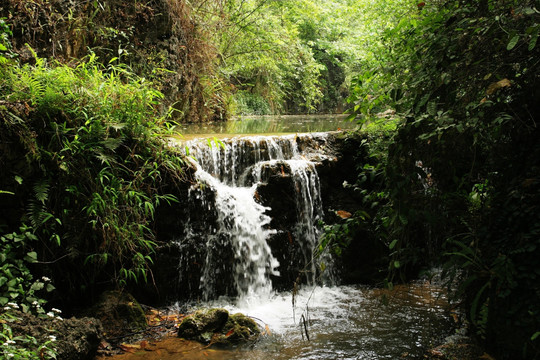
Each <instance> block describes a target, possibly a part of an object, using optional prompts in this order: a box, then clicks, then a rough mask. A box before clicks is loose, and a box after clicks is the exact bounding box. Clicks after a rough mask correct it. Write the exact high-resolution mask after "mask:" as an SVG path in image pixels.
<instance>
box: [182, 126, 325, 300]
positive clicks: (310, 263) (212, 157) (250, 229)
mask: <svg viewBox="0 0 540 360" xmlns="http://www.w3.org/2000/svg"><path fill="white" fill-rule="evenodd" d="M305 136H306V137H308V141H309V140H310V139H312V138H313V136H318V137H319V138H320V139H322V140H323V141H324V139H325V136H324V135H321V134H316V135H305ZM222 141H223V142H219V143H218V142H213V143H208V142H207V141H200V140H199V141H191V142H188V143H187V144H186V145H187V147H188V149H189V154H190V155H192V156H193V157H194V158H195V159H196V161H197V163H196V166H197V171H196V173H195V176H196V178H197V181H198V184H196V185H194V186H193V187H192V189H191V191H190V192H191V195H190V196H191V197H193V198H195V199H197V201H200V202H202V203H203V204H204V205H205V206H206V208H207V209H208V210H209V211H210V210H213V209H215V210H216V211H217V226H216V228H215V229H212V231H211V234H209V235H210V236H206V243H205V247H206V256H205V259H204V264H202V271H201V277H200V291H201V292H202V298H203V299H204V300H210V299H212V298H213V297H215V296H216V295H223V294H219V291H217V288H218V287H219V285H220V281H223V276H222V275H224V274H223V273H222V272H223V271H226V270H224V269H222V268H220V267H219V266H217V267H216V264H217V263H218V260H220V259H218V257H219V256H220V255H223V254H219V253H218V252H217V251H216V250H215V249H216V248H217V245H216V243H217V242H219V241H223V239H224V238H227V239H229V240H230V245H229V247H230V248H232V249H233V250H234V265H233V269H234V270H233V272H234V273H233V281H234V288H235V289H236V294H237V295H238V301H240V302H249V301H252V300H251V299H260V298H264V299H269V298H270V297H271V296H272V284H271V281H270V276H271V275H273V276H279V272H278V270H277V268H278V267H279V263H278V261H277V260H276V258H275V257H274V256H273V255H272V252H271V249H270V247H269V246H268V244H267V239H268V237H269V236H270V235H271V234H274V233H275V230H272V229H270V227H269V224H270V222H271V219H270V217H269V216H267V215H266V214H265V212H267V211H268V210H269V209H268V208H266V207H264V206H262V205H260V204H259V203H257V201H256V199H255V198H256V194H255V192H256V189H257V186H258V185H259V184H261V183H263V182H264V181H266V180H267V179H265V176H268V174H266V175H265V174H263V168H265V169H268V167H269V166H270V168H271V167H272V166H275V165H279V166H281V172H282V173H283V176H285V174H284V171H285V170H284V167H285V168H286V169H287V171H288V172H290V176H291V177H292V180H293V183H294V189H295V194H294V197H295V202H296V212H297V218H298V219H299V221H298V222H297V224H296V226H295V228H294V229H291V231H292V232H293V233H294V237H295V239H298V241H300V247H301V252H302V257H303V259H298V260H299V261H300V263H302V264H304V266H305V268H304V271H305V272H306V274H307V279H308V283H309V284H311V285H313V284H315V280H316V279H315V278H316V275H317V273H318V271H317V267H318V264H317V262H316V261H314V260H313V253H314V251H315V249H316V248H317V245H318V241H319V236H320V229H319V228H318V225H317V223H318V221H319V220H320V219H321V218H322V215H323V208H322V202H321V194H320V184H319V178H318V175H317V171H316V168H315V163H314V162H313V161H310V160H308V159H307V158H306V157H305V155H303V154H301V152H300V151H299V149H298V145H297V136H296V135H291V136H282V137H264V136H257V137H245V138H240V139H230V140H227V139H225V140H222ZM323 156H324V155H322V154H318V155H317V158H319V159H320V158H321V157H323ZM208 189H211V192H212V193H213V194H214V195H213V196H214V198H213V199H208V191H207V190H208ZM190 231H191V225H190V224H189V222H188V224H187V225H186V231H185V233H184V235H185V236H187V237H189V236H194V234H192V233H190ZM325 265H328V264H325ZM291 285H292V284H291Z"/></svg>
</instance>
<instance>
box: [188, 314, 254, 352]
mask: <svg viewBox="0 0 540 360" xmlns="http://www.w3.org/2000/svg"><path fill="white" fill-rule="evenodd" d="M260 334H261V331H260V329H259V326H258V325H257V323H256V322H255V321H253V319H251V318H250V317H248V316H246V315H243V314H240V313H238V314H233V315H229V312H228V311H227V310H225V309H206V310H198V311H196V312H195V313H194V314H192V315H189V316H187V317H186V318H185V319H184V320H183V321H182V323H181V324H180V326H179V327H178V336H179V337H181V338H184V339H187V340H196V341H199V342H201V343H204V344H210V345H212V346H217V347H231V346H237V345H245V344H249V343H253V342H254V341H256V340H257V339H258V338H259V335H260Z"/></svg>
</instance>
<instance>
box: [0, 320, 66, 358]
mask: <svg viewBox="0 0 540 360" xmlns="http://www.w3.org/2000/svg"><path fill="white" fill-rule="evenodd" d="M5 317H6V316H5V315H2V316H0V319H2V320H4V322H2V332H1V333H0V354H2V355H3V358H4V359H13V360H44V359H56V356H57V352H56V349H55V348H54V342H55V341H56V338H55V337H54V336H51V337H50V338H49V340H47V341H45V342H44V343H43V344H39V343H38V341H37V340H36V338H34V337H32V336H30V335H26V336H13V333H12V331H11V328H10V326H9V325H8V323H6V322H5V321H6V320H7V321H9V320H10V319H5Z"/></svg>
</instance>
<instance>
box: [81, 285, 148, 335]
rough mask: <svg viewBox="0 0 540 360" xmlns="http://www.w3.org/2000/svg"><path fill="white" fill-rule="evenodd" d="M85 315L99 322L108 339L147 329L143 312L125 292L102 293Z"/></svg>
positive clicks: (135, 301)
mask: <svg viewBox="0 0 540 360" xmlns="http://www.w3.org/2000/svg"><path fill="white" fill-rule="evenodd" d="M87 314H89V315H91V316H94V317H97V318H98V319H100V320H101V322H102V324H103V328H104V330H105V334H106V336H107V337H108V338H112V337H115V336H120V335H124V334H126V333H129V332H133V331H139V330H144V329H145V328H146V327H147V324H146V316H145V313H144V310H143V309H142V307H141V305H140V304H139V303H138V302H137V300H135V298H134V297H133V296H132V295H131V294H129V293H127V292H121V291H116V290H112V291H106V292H104V293H103V294H102V295H101V296H100V299H99V301H98V302H97V303H96V304H95V305H94V306H92V307H91V308H90V309H89V310H88V311H87Z"/></svg>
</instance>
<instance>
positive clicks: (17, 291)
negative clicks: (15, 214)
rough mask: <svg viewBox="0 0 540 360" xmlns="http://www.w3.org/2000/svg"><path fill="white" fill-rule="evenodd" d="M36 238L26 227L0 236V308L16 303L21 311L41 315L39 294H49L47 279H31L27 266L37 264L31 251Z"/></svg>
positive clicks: (51, 288) (41, 301)
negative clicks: (18, 231)
mask: <svg viewBox="0 0 540 360" xmlns="http://www.w3.org/2000/svg"><path fill="white" fill-rule="evenodd" d="M37 241H38V238H37V237H36V236H35V235H34V234H32V233H31V232H30V231H29V229H28V228H24V227H23V228H21V229H20V233H12V234H5V235H3V236H1V237H0V271H1V274H0V306H7V305H8V303H11V304H17V307H21V310H22V311H24V312H31V313H34V314H43V313H44V311H43V308H42V306H43V304H45V303H46V301H45V300H43V298H42V296H40V295H39V293H46V292H51V291H53V290H54V286H53V285H52V284H51V283H50V279H48V278H45V277H44V278H41V279H38V280H34V277H33V275H32V273H31V272H30V269H29V267H30V266H31V264H35V263H36V262H37V253H36V252H35V251H33V250H32V247H33V246H32V245H34V246H35V245H36V242H37Z"/></svg>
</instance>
